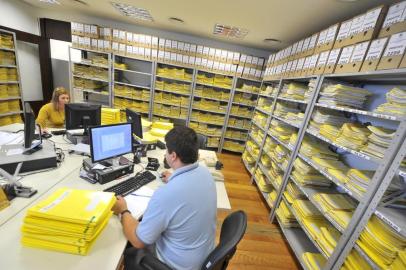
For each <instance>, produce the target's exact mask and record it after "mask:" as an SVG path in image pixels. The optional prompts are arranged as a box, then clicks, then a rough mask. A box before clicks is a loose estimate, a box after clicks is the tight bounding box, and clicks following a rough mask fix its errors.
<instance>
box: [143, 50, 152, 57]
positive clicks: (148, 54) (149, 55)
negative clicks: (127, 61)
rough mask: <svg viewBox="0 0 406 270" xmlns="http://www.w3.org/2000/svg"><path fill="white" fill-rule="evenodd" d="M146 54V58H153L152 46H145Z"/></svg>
mask: <svg viewBox="0 0 406 270" xmlns="http://www.w3.org/2000/svg"><path fill="white" fill-rule="evenodd" d="M144 56H145V58H146V59H148V60H150V59H151V48H145V51H144Z"/></svg>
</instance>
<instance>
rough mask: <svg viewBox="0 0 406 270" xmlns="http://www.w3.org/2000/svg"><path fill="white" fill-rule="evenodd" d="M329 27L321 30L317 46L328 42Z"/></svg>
mask: <svg viewBox="0 0 406 270" xmlns="http://www.w3.org/2000/svg"><path fill="white" fill-rule="evenodd" d="M327 32H328V29H326V30H324V31H321V32H320V35H319V40H318V41H317V46H319V45H323V44H324V43H325V42H326V37H327Z"/></svg>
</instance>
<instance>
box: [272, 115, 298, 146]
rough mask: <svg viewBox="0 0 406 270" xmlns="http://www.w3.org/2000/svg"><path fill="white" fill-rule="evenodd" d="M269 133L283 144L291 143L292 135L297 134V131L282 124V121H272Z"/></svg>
mask: <svg viewBox="0 0 406 270" xmlns="http://www.w3.org/2000/svg"><path fill="white" fill-rule="evenodd" d="M269 132H270V133H271V134H272V135H273V136H275V137H276V138H278V139H279V140H281V141H282V142H285V143H286V142H288V141H289V139H290V137H291V135H292V134H293V133H296V129H295V128H294V127H292V126H289V125H288V124H285V123H282V122H281V121H278V120H276V119H272V120H271V124H270V127H269Z"/></svg>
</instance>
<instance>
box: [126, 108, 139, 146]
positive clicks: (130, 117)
mask: <svg viewBox="0 0 406 270" xmlns="http://www.w3.org/2000/svg"><path fill="white" fill-rule="evenodd" d="M125 114H126V116H127V122H129V123H131V124H132V128H133V132H134V134H135V136H137V137H138V138H140V139H142V122H141V115H140V114H139V113H137V112H135V111H133V110H130V109H125Z"/></svg>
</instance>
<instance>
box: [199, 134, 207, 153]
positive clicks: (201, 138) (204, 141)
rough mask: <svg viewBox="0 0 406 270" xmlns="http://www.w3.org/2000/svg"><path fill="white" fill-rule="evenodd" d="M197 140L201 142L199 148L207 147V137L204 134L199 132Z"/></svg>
mask: <svg viewBox="0 0 406 270" xmlns="http://www.w3.org/2000/svg"><path fill="white" fill-rule="evenodd" d="M197 142H198V144H199V149H206V147H207V137H206V136H204V135H202V134H197Z"/></svg>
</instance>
